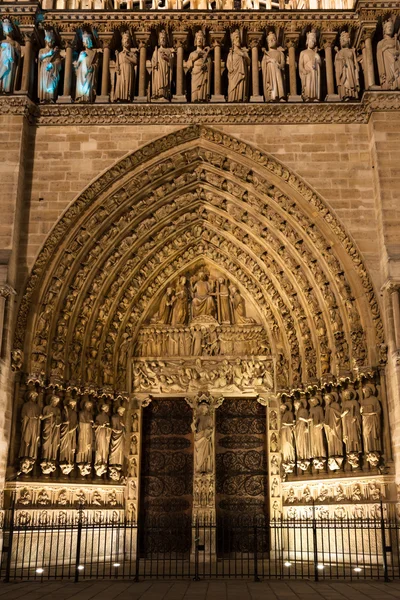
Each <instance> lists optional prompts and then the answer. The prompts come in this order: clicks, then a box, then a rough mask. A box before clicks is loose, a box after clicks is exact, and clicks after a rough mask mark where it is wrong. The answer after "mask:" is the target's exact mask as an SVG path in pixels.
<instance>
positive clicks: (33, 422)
mask: <svg viewBox="0 0 400 600" xmlns="http://www.w3.org/2000/svg"><path fill="white" fill-rule="evenodd" d="M38 398H39V394H38V393H37V392H29V393H28V396H27V400H26V402H25V403H24V405H23V407H22V411H21V421H22V430H21V447H20V451H19V456H20V457H21V458H31V459H33V460H36V459H37V457H38V449H39V440H40V424H41V419H40V417H41V413H42V411H41V408H40V406H39V405H38Z"/></svg>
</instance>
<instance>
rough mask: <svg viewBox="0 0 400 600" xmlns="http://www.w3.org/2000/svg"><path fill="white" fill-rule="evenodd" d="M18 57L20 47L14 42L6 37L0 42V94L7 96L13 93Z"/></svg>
mask: <svg viewBox="0 0 400 600" xmlns="http://www.w3.org/2000/svg"><path fill="white" fill-rule="evenodd" d="M20 55H21V49H20V45H19V44H18V43H17V42H16V41H14V40H12V39H11V38H9V37H8V36H7V37H6V39H5V40H2V41H1V42H0V92H3V93H7V94H10V93H12V92H13V89H14V79H15V74H16V71H17V65H18V59H19V57H20Z"/></svg>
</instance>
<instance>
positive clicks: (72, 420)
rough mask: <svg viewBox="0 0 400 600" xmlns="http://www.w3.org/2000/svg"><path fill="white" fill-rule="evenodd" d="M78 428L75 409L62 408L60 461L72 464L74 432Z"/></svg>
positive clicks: (74, 450) (74, 448) (74, 444)
mask: <svg viewBox="0 0 400 600" xmlns="http://www.w3.org/2000/svg"><path fill="white" fill-rule="evenodd" d="M77 428H78V414H77V412H76V410H73V409H72V408H71V407H69V406H66V407H65V408H64V421H63V423H62V425H61V439H60V462H66V463H68V464H72V463H73V462H74V459H75V452H76V433H77Z"/></svg>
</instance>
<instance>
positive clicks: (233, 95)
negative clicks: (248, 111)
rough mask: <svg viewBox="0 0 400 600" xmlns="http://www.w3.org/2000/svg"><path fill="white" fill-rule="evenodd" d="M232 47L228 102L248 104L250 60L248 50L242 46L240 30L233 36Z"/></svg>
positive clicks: (229, 57)
mask: <svg viewBox="0 0 400 600" xmlns="http://www.w3.org/2000/svg"><path fill="white" fill-rule="evenodd" d="M231 42H232V47H231V49H230V50H229V54H228V57H227V59H226V68H227V70H228V102H246V100H247V99H248V81H249V67H250V58H249V52H248V49H247V48H242V47H241V44H240V33H239V30H238V29H235V31H233V32H232V34H231Z"/></svg>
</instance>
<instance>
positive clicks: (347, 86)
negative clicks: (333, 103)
mask: <svg viewBox="0 0 400 600" xmlns="http://www.w3.org/2000/svg"><path fill="white" fill-rule="evenodd" d="M335 72H336V82H337V87H338V94H339V96H340V99H341V100H349V99H350V98H358V94H359V91H360V84H359V73H358V72H359V68H358V61H357V56H356V51H355V50H354V48H350V34H349V33H348V32H347V31H342V33H341V34H340V50H339V51H338V52H337V54H336V56H335Z"/></svg>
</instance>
